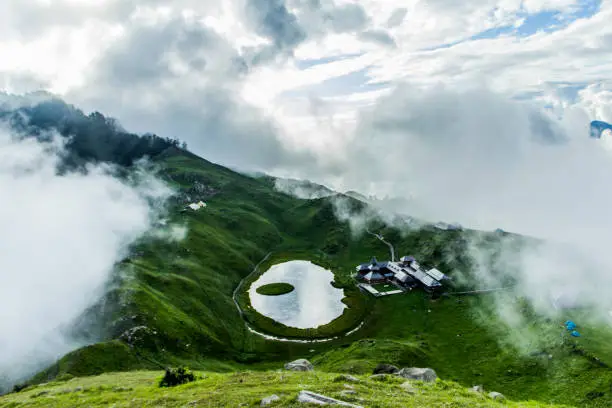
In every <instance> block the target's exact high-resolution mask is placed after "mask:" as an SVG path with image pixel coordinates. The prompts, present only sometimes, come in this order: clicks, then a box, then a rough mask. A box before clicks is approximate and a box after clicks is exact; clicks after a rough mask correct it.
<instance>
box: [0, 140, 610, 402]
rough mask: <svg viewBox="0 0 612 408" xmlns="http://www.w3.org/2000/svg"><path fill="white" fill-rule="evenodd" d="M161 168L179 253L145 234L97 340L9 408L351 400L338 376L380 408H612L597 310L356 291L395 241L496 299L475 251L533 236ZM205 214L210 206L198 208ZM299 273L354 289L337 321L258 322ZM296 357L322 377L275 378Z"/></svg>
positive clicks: (218, 170) (95, 309) (499, 298)
mask: <svg viewBox="0 0 612 408" xmlns="http://www.w3.org/2000/svg"><path fill="white" fill-rule="evenodd" d="M151 163H152V165H153V167H154V169H155V171H156V172H157V174H158V175H159V177H161V178H162V179H164V180H165V181H166V182H167V183H169V184H170V185H171V186H172V187H173V188H174V189H175V191H176V194H175V196H174V197H173V198H172V199H171V201H170V202H169V204H168V206H167V208H166V213H165V214H166V217H165V218H166V222H165V224H164V225H165V226H162V227H161V228H162V231H165V230H166V231H168V230H170V229H171V228H172V227H173V226H175V227H184V228H185V229H186V231H187V233H186V236H185V237H184V238H183V239H180V240H168V239H165V238H164V235H163V234H154V233H151V234H148V235H146V236H144V237H143V238H142V239H140V240H139V241H138V242H137V243H136V244H135V245H134V246H133V247H132V248H131V251H130V253H129V254H128V255H127V256H126V257H125V258H124V259H123V260H122V261H121V262H119V263H118V264H117V265H116V268H115V271H114V274H113V277H112V279H111V281H109V282H108V287H107V291H106V295H105V296H104V298H103V299H101V300H100V301H99V302H97V303H96V304H95V305H94V306H92V307H91V308H90V309H88V310H87V311H86V312H85V313H84V314H83V316H82V317H81V318H80V319H78V321H76V322H75V323H74V327H73V331H74V336H75V337H77V338H78V336H86V335H88V336H89V337H86V338H87V339H89V340H88V343H89V345H87V346H85V347H82V348H79V349H77V350H74V351H72V352H70V353H68V354H67V355H65V356H63V357H62V358H61V359H59V360H58V361H57V362H55V363H54V364H52V365H50V366H49V367H48V368H46V369H44V370H42V371H41V372H39V373H38V374H36V375H35V376H33V377H32V378H31V379H29V380H28V381H26V382H25V383H23V384H19V385H18V386H17V387H15V389H14V390H15V391H19V392H14V393H10V394H8V395H6V396H3V397H0V406H11V407H14V406H58V407H67V406H73V405H74V404H75V402H76V401H79V402H81V403H84V404H88V405H91V406H96V404H97V405H99V406H104V405H108V404H116V406H122V405H121V404H124V405H125V404H129V402H128V401H130V400H134V399H136V400H138V401H141V402H142V403H143V404H145V405H146V404H148V405H150V406H156V405H159V404H162V403H163V404H165V405H166V406H183V405H184V404H187V403H189V402H191V401H199V402H198V403H199V404H200V405H203V406H215V405H214V404H217V405H216V406H219V404H221V406H223V405H224V404H225V405H227V404H235V403H242V402H244V403H247V404H251V405H252V404H257V403H258V402H257V401H259V400H261V398H264V397H266V396H267V395H269V394H272V393H280V394H282V395H283V396H282V398H283V401H284V402H286V405H283V406H292V405H291V404H294V402H295V396H296V393H297V391H298V389H299V388H300V387H302V386H303V385H304V384H306V385H307V386H308V387H310V388H311V389H310V390H311V391H314V392H321V393H329V394H330V395H331V396H339V395H340V392H341V391H342V384H337V383H336V382H335V380H334V379H335V378H336V377H337V376H338V375H340V374H350V375H355V376H359V378H360V379H361V380H362V381H363V384H361V385H359V386H357V387H358V388H359V391H358V394H359V395H360V396H359V398H364V401H366V402H367V404H366V405H367V406H372V407H375V406H381V407H382V406H424V405H426V406H449V405H448V404H454V405H450V406H479V405H478V404H481V405H482V406H490V404H492V403H494V404H497V402H493V401H490V400H487V399H486V398H485V397H484V396H479V395H477V394H474V393H472V392H471V391H469V390H468V388H470V387H473V386H476V385H481V386H483V387H484V389H485V390H492V391H497V392H501V393H502V394H504V395H505V396H506V397H507V398H508V399H509V400H510V401H514V402H512V403H509V404H508V406H543V405H542V404H558V405H559V406H561V405H568V406H580V407H604V406H609V405H610V403H611V402H612V394H611V391H610V384H612V370H611V369H610V366H609V365H611V364H612V350H611V349H610V347H609V345H608V339H609V338H610V335H611V333H610V329H609V328H608V327H602V326H601V324H600V323H598V322H596V321H592V320H591V319H589V315H588V311H585V310H568V311H566V312H563V314H562V315H559V317H558V319H557V320H555V319H552V318H550V317H547V316H541V315H539V314H538V313H536V312H535V310H534V309H533V308H532V307H531V305H529V303H528V302H526V300H525V299H523V298H522V297H521V296H520V293H519V292H515V291H513V290H508V291H505V292H500V293H480V294H478V295H471V296H444V295H442V296H436V297H432V296H431V294H429V293H426V292H425V291H422V290H413V291H409V292H406V293H402V294H397V295H393V296H384V297H379V298H375V297H373V296H370V295H368V294H367V293H363V292H361V291H360V290H359V288H358V287H357V285H356V281H355V278H354V275H355V265H359V264H361V263H363V262H364V260H367V259H370V258H371V257H377V258H379V259H387V258H388V257H389V249H390V246H387V245H385V243H389V244H392V248H393V253H395V254H413V255H414V257H415V258H416V259H418V260H419V262H422V263H423V264H426V265H429V266H431V267H435V268H437V269H438V270H439V271H443V272H444V273H445V274H448V275H449V277H450V278H451V279H452V282H453V283H452V287H451V289H452V291H457V292H469V291H473V290H474V289H479V288H481V286H480V285H479V284H480V283H481V282H480V281H479V279H480V278H479V276H478V275H477V274H476V269H475V268H474V264H473V262H474V261H473V259H472V257H471V255H470V245H471V244H473V243H474V242H477V243H478V245H481V246H482V247H486V248H489V249H490V251H491V253H493V254H495V253H496V248H498V247H500V246H501V243H502V242H506V241H507V242H509V243H510V244H511V245H513V246H515V247H517V248H519V249H520V247H521V246H523V245H536V244H537V241H536V240H533V239H531V238H527V237H520V236H516V235H512V234H507V233H500V232H483V231H474V230H469V229H440V228H436V227H435V226H431V225H427V224H423V225H419V226H418V227H408V225H407V224H406V223H405V221H404V220H402V219H401V218H397V219H393V220H389V219H388V218H384V217H382V216H381V215H380V213H378V212H377V211H376V210H374V209H373V208H372V207H371V206H370V205H368V204H367V203H364V202H362V201H360V200H359V199H356V198H353V197H350V196H347V195H343V194H331V195H326V196H324V197H320V198H315V199H305V198H297V197H294V196H292V195H289V194H286V193H282V192H280V191H278V190H277V188H276V184H275V180H274V179H273V178H271V177H267V176H257V177H251V176H247V175H244V174H240V173H237V172H234V171H232V170H229V169H227V168H225V167H222V166H219V165H217V164H214V163H211V162H209V161H206V160H204V159H202V158H200V157H198V156H196V155H194V154H192V153H190V152H188V151H186V150H184V149H181V148H178V147H177V146H175V145H172V146H167V147H166V148H164V149H163V150H161V151H160V152H157V151H156V153H155V154H153V155H152V158H151ZM125 171H127V172H129V171H130V168H129V167H127V168H126V170H125ZM199 202H203V203H206V206H199V207H198V209H197V210H195V209H192V210H190V209H186V208H185V206H186V205H187V204H189V203H199ZM353 217H355V218H359V219H364V218H365V219H366V220H367V222H366V227H367V229H368V230H370V231H376V234H368V233H367V231H366V230H365V229H364V230H363V231H360V230H359V229H356V228H355V227H354V226H352V225H351V222H350V220H351V218H353ZM164 228H165V230H164ZM380 237H384V241H386V242H381V239H380ZM295 261H302V262H310V263H312V264H314V265H317V266H318V267H320V268H322V269H323V270H325V271H326V272H325V273H328V274H329V275H328V276H327V277H326V278H325V280H326V281H330V282H324V283H325V285H326V286H325V290H330V292H332V293H333V292H334V291H341V292H342V297H341V302H342V305H341V307H340V309H338V310H336V312H335V313H339V312H340V311H341V312H342V313H341V314H340V315H339V316H338V317H336V316H337V314H332V315H327V316H325V317H326V318H325V319H323V320H321V322H325V323H323V324H318V323H315V324H318V325H317V326H316V327H315V326H314V324H303V325H301V326H302V327H301V328H300V327H293V326H292V325H291V324H289V323H288V324H287V325H284V324H282V323H279V322H278V321H277V320H275V319H273V318H270V317H268V316H265V315H263V314H261V313H258V312H257V311H256V310H254V307H253V306H254V305H253V304H251V298H250V296H251V294H250V293H249V289H250V288H251V285H252V284H253V283H254V282H256V281H257V280H258V279H260V278H261V277H262V276H264V275H265V273H266V272H268V271H269V270H270V269H271V268H273V267H274V265H279V264H284V263H287V262H295ZM498 272H499V273H500V274H502V272H503V271H498ZM496 273H497V272H496ZM332 274H333V283H332V282H331V280H332V279H331V277H332ZM499 281H500V282H501V283H504V287H509V288H511V287H513V281H512V277H511V276H510V277H506V276H503V278H502V276H501V275H500V279H499ZM275 282H276V281H275ZM268 283H270V282H268ZM289 283H291V285H292V286H293V287H294V289H293V292H289V293H287V294H283V295H280V296H278V298H281V297H282V296H292V293H293V295H297V294H298V293H299V292H300V291H306V292H305V295H304V296H305V297H304V299H306V302H305V303H304V304H303V305H301V307H302V309H301V310H306V311H308V310H309V309H315V306H316V307H318V306H320V305H317V304H315V302H318V301H320V300H321V299H320V298H317V295H318V294H319V293H318V292H317V293H308V286H300V284H298V281H291V282H289ZM328 283H329V285H328ZM319 292H320V291H319ZM262 296H263V295H262ZM270 298H275V296H270ZM322 299H325V298H322ZM337 300H338V301H340V298H338V299H337ZM500 304H503V305H511V306H512V307H513V309H516V310H518V311H520V319H521V321H522V324H521V325H520V326H519V327H516V326H512V325H509V324H508V322H507V321H506V320H505V319H504V318H503V315H501V314H500V313H499V311H500V309H499V305H500ZM336 306H337V304H336ZM258 310H260V309H258ZM261 310H263V309H261ZM304 313H306V312H304ZM306 316H307V317H312V316H308V313H306ZM568 318H571V319H574V320H575V321H577V322H579V324H580V325H581V328H580V330H581V333H582V335H583V336H582V337H581V338H570V337H568V336H567V335H566V334H565V332H564V329H563V328H562V327H560V324H561V323H562V322H563V321H565V320H567V319H568ZM287 321H289V320H287ZM298 326H300V325H298ZM274 338H281V339H284V340H283V341H277V340H274ZM298 358H307V359H308V360H309V361H311V362H312V364H313V365H314V367H315V371H314V373H305V374H304V373H286V374H283V372H282V371H281V372H279V371H278V370H279V369H281V368H282V367H283V364H285V363H286V362H288V361H291V360H295V359H298ZM381 363H384V364H393V365H396V366H398V367H429V368H432V369H434V370H435V371H436V373H437V374H438V376H439V378H440V380H441V381H439V382H437V383H435V385H422V384H417V385H415V387H417V388H418V389H419V392H417V393H416V394H414V395H412V394H411V393H408V394H406V393H405V392H404V391H401V392H400V389H399V388H398V387H399V385H400V383H398V382H397V381H396V379H393V378H392V379H390V380H389V382H388V383H387V382H383V383H382V384H378V383H373V381H375V380H372V379H370V377H369V376H370V375H371V374H372V373H373V370H374V369H375V368H376V367H377V366H378V365H379V364H381ZM172 366H188V367H189V368H191V369H193V370H196V371H198V372H201V373H203V375H204V376H205V377H204V379H202V380H198V381H196V382H194V383H192V384H186V385H182V386H179V387H177V388H176V389H167V390H166V389H164V390H161V389H158V388H156V386H155V385H154V384H155V382H156V381H157V380H158V378H159V376H160V375H161V373H162V371H160V370H163V369H165V368H166V367H172ZM299 375H303V377H299ZM246 384H257V385H256V386H255V387H252V388H249V389H247V388H246V387H245V385H246ZM220 386H222V387H226V388H225V389H231V390H232V392H231V393H223V395H222V394H221V393H219V392H217V391H215V390H216V389H218V388H219V387H220ZM122 387H123V388H122ZM124 388H125V389H124ZM65 389H68V390H72V391H70V392H64V390H65ZM86 390H87V391H86ZM196 394H197V396H196ZM483 398H484V399H483ZM344 399H346V398H344ZM528 401H532V402H528ZM533 401H537V402H533ZM50 404H51V405H50ZM207 404H208V405H207ZM211 404H212V405H211ZM538 404H540V405H538Z"/></svg>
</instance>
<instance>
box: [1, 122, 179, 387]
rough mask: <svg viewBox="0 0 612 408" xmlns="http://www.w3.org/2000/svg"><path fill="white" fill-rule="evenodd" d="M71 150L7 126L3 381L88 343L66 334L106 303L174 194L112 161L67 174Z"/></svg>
mask: <svg viewBox="0 0 612 408" xmlns="http://www.w3.org/2000/svg"><path fill="white" fill-rule="evenodd" d="M62 154H63V147H62V145H61V144H60V143H59V142H57V141H56V142H55V143H53V144H43V143H39V142H37V141H35V140H33V139H27V140H21V141H19V140H18V139H16V138H15V137H14V135H11V134H10V133H9V132H8V131H7V130H6V129H4V128H3V129H2V130H0V197H2V198H1V199H0V278H1V282H2V284H1V285H0V299H2V311H1V312H0V333H2V336H0V372H2V373H3V375H4V377H5V378H2V379H0V380H1V381H8V382H12V381H16V380H20V379H22V377H23V376H26V375H29V374H32V373H33V372H34V371H35V370H38V369H41V368H42V367H43V366H44V365H45V364H49V363H50V362H52V361H53V360H54V359H56V358H59V357H61V355H63V354H64V353H66V352H67V351H70V350H71V349H73V348H75V347H77V346H79V344H78V343H77V342H75V341H74V340H72V339H71V338H70V337H67V336H66V335H65V334H64V333H63V332H62V330H63V329H65V328H66V326H67V325H69V324H70V323H71V322H72V321H73V320H74V319H75V318H77V317H78V316H79V315H80V314H81V313H83V311H84V310H85V309H86V308H87V307H89V306H91V305H92V303H93V302H96V301H97V300H98V299H99V297H100V296H101V295H102V293H103V290H104V285H105V284H106V283H107V280H108V278H109V276H110V273H111V271H112V269H113V265H114V263H115V262H117V261H119V260H120V259H121V258H122V257H123V256H125V255H126V250H127V247H128V245H130V244H131V243H133V242H134V241H135V240H136V239H137V238H139V237H140V236H142V235H143V234H144V233H145V232H146V231H147V230H148V229H149V228H150V227H151V225H152V222H153V221H154V220H155V218H156V214H157V210H155V207H154V206H153V205H155V203H160V202H161V201H163V200H164V199H165V198H166V197H168V196H169V194H170V190H169V189H168V187H166V186H165V184H163V183H161V182H160V181H158V180H157V179H154V178H152V177H151V176H147V175H146V173H142V174H140V176H139V181H134V182H133V183H131V182H130V183H128V181H125V180H121V179H119V178H117V177H114V176H113V175H112V174H111V173H109V169H108V168H106V167H104V166H97V167H95V166H91V167H89V168H88V171H87V173H86V174H83V173H80V172H79V173H76V172H75V173H67V174H63V175H58V173H57V171H56V166H57V165H58V163H59V160H60V156H61V155H62ZM174 232H180V231H174ZM173 235H176V234H173ZM4 385H6V384H2V383H0V387H1V386H4Z"/></svg>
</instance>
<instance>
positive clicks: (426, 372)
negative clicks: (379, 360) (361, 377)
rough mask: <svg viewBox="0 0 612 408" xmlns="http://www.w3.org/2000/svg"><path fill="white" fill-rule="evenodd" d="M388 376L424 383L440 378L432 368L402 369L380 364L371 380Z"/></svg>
mask: <svg viewBox="0 0 612 408" xmlns="http://www.w3.org/2000/svg"><path fill="white" fill-rule="evenodd" d="M386 375H396V376H398V377H402V378H406V379H408V380H415V381H424V382H435V381H436V379H437V378H438V376H437V375H436V372H435V371H434V370H433V369H431V368H418V367H411V368H402V369H399V368H398V367H396V366H394V365H391V364H379V365H377V366H376V368H375V369H374V374H373V375H372V376H370V378H380V377H384V376H386Z"/></svg>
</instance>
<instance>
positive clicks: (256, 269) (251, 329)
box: [232, 252, 365, 343]
mask: <svg viewBox="0 0 612 408" xmlns="http://www.w3.org/2000/svg"><path fill="white" fill-rule="evenodd" d="M272 253H273V252H268V253H267V254H266V256H265V257H264V258H263V259H262V260H261V261H259V262H258V263H257V265H255V266H254V267H253V270H252V271H251V273H249V274H248V275H247V276H245V277H244V278H242V279H241V280H240V282H239V283H238V286H236V289H234V292H233V294H232V300H233V301H234V304H235V305H236V309H238V313H239V314H240V317H241V318H242V321H243V322H244V326H245V327H246V329H247V330H248V331H249V332H251V333H253V334H256V335H258V336H260V337H263V338H264V339H266V340H273V341H282V342H286V343H325V342H328V341H332V340H338V339H339V338H340V337H347V336H350V335H351V334H353V333H355V332H357V331H359V329H361V328H362V327H363V325H364V323H365V321H361V322H359V324H358V325H357V326H356V327H355V328H354V329H352V330H351V331H349V332H347V333H346V334H345V335H343V336H334V337H325V338H321V339H288V338H284V337H276V336H273V335H270V334H265V333H261V332H259V331H257V330H255V328H254V327H252V326H251V325H250V324H249V323H248V322H247V321H246V319H245V317H244V311H243V310H242V308H241V307H240V304H239V303H238V293H240V290H242V286H243V284H244V281H245V280H247V279H248V278H250V277H251V276H252V275H254V274H255V273H257V272H259V267H260V266H261V264H262V263H264V262H266V261H267V260H268V259H269V258H270V256H271V255H272Z"/></svg>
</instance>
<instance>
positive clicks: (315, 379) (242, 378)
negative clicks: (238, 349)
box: [0, 370, 561, 408]
mask: <svg viewBox="0 0 612 408" xmlns="http://www.w3.org/2000/svg"><path fill="white" fill-rule="evenodd" d="M161 374H162V373H161V372H155V371H135V372H131V373H119V374H114V373H109V374H103V375H100V376H97V377H87V378H73V379H70V380H67V381H60V382H54V383H49V384H43V385H40V386H34V387H31V388H29V389H27V390H24V391H22V392H20V393H18V394H12V395H9V396H6V397H4V398H2V399H0V407H6V408H9V407H57V408H63V407H75V406H87V407H108V406H113V407H117V408H119V407H135V406H138V407H162V406H163V407H187V406H190V407H236V406H249V407H254V406H260V402H261V400H262V399H263V398H265V397H268V396H270V395H273V394H275V395H277V396H279V397H280V400H279V401H277V402H276V403H274V404H273V405H271V406H282V407H304V406H308V405H305V404H301V403H298V402H297V395H298V394H299V392H300V391H301V390H307V391H312V392H316V393H319V394H323V395H326V396H329V397H332V398H337V399H340V400H342V401H346V402H351V403H354V404H358V405H362V406H366V407H371V408H376V407H432V408H434V407H440V408H442V407H444V408H447V407H454V408H455V407H456V408H461V407H465V408H468V407H469V408H471V407H500V406H503V407H517V408H518V407H525V408H536V407H549V406H551V405H548V404H543V403H539V402H533V401H531V402H508V401H504V402H503V403H500V402H498V401H495V400H492V399H490V398H488V397H487V396H486V395H483V394H477V393H475V392H472V391H470V390H467V389H465V388H463V387H461V386H459V385H457V384H454V383H452V382H448V381H437V382H436V383H422V382H419V381H415V382H411V387H410V388H409V389H408V390H406V389H405V388H403V387H402V386H401V385H402V384H403V383H404V382H405V380H403V379H400V378H392V377H388V378H382V379H380V380H374V379H370V378H369V377H368V376H360V377H359V378H358V379H359V380H360V381H359V382H347V381H345V380H344V379H343V378H342V377H339V376H338V375H336V374H328V373H319V372H316V371H315V372H306V373H301V372H287V371H280V370H270V371H267V372H252V371H237V372H234V373H230V374H215V373H198V374H199V375H200V376H202V377H203V378H202V379H200V380H198V381H196V382H193V383H189V384H185V385H180V386H177V387H174V388H159V387H158V386H157V383H158V382H159V379H160V378H161ZM347 386H348V387H347ZM348 390H350V391H351V392H354V393H350V394H349V393H347V391H348ZM556 407H559V408H560V407H561V406H560V405H556Z"/></svg>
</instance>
